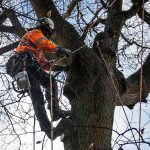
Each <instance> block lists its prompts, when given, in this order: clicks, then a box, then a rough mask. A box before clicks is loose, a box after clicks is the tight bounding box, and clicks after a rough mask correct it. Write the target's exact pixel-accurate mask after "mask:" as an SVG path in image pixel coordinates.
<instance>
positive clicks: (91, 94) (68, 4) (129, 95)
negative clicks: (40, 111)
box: [0, 0, 150, 150]
mask: <svg viewBox="0 0 150 150" xmlns="http://www.w3.org/2000/svg"><path fill="white" fill-rule="evenodd" d="M0 6H1V15H0V32H1V48H0V54H1V56H2V65H3V62H5V61H6V60H7V59H8V57H7V56H8V55H10V54H12V53H13V51H11V50H13V49H14V48H15V47H16V46H17V44H18V41H19V38H21V37H22V35H23V34H24V33H25V29H28V28H31V27H33V24H35V22H36V21H37V18H41V17H45V16H47V12H48V11H49V10H51V18H52V20H53V21H54V23H55V28H56V34H55V36H54V37H53V38H54V39H55V40H57V41H56V42H57V43H58V44H60V45H62V46H63V47H66V48H68V49H71V50H72V51H75V50H77V49H79V50H78V51H76V52H75V53H74V55H73V56H72V58H71V59H69V61H68V63H69V65H70V70H69V72H68V73H67V80H66V84H65V87H64V95H65V96H66V97H67V98H68V100H69V102H70V104H71V108H72V115H71V117H70V118H67V119H62V120H61V121H60V122H59V124H58V125H57V126H56V128H55V129H54V136H55V138H56V137H57V136H59V135H62V134H63V135H64V138H63V139H62V140H63V142H64V148H65V150H85V149H89V150H90V149H91V150H92V149H93V150H94V149H95V150H102V149H106V150H107V149H111V136H112V131H113V130H112V126H113V120H114V110H115V106H128V107H129V108H132V107H133V106H134V105H135V104H136V103H137V102H139V101H140V102H142V101H143V102H146V100H145V99H146V97H147V96H148V94H149V90H150V81H149V74H150V69H149V63H150V62H149V61H150V56H149V55H148V50H149V49H150V47H149V39H150V38H149V36H148V32H149V31H148V29H149V25H150V14H149V13H148V11H149V9H150V8H149V7H150V2H149V1H148V0H143V1H141V0H136V1H135V0H132V1H128V0H124V1H123V0H107V1H103V0H99V1H98V0H95V1H94V2H93V1H85V0H72V1H70V0H63V1H52V0H44V1H42V0H24V1H22V0H20V1H17V2H16V1H7V0H3V1H1V5H0ZM83 45H86V46H84V47H82V46H83ZM81 47H82V48H81ZM9 51H10V52H9ZM7 52H9V53H7ZM4 54H5V55H4ZM131 54H132V55H131ZM147 55H148V56H147ZM145 56H147V58H146V61H145V62H144V58H145ZM47 57H49V56H47ZM143 62H144V63H143ZM124 63H128V66H130V67H133V66H134V67H135V66H136V67H139V64H141V69H139V70H138V71H137V72H135V73H133V74H132V75H131V76H129V77H127V78H126V79H125V78H124V75H123V74H122V73H121V72H120V71H119V70H121V69H125V68H124V67H125V64H124ZM2 67H3V66H2ZM1 70H2V72H1V76H2V78H1V82H2V83H3V84H2V89H1V92H2V95H1V99H2V101H1V102H0V104H1V112H2V115H1V116H2V118H3V119H4V118H5V119H6V118H7V119H6V120H8V122H9V123H10V124H9V125H8V126H5V128H3V131H4V130H7V131H9V132H10V133H11V132H13V133H15V134H16V137H17V139H18V141H19V142H20V146H21V145H22V143H21V139H20V136H19V134H18V133H17V130H16V128H15V124H16V123H19V125H20V126H22V125H21V124H20V122H21V121H24V124H26V125H29V122H28V119H29V118H30V117H33V116H30V111H31V103H30V102H29V103H27V101H26V100H25V99H24V98H20V99H18V98H17V101H16V97H15V96H14V94H13V93H12V87H11V86H9V85H10V84H9V80H8V77H7V76H6V75H5V72H4V69H3V68H1ZM141 83H142V84H141ZM6 89H7V90H6ZM24 104H25V105H28V110H25V107H24ZM123 110H124V107H123ZM14 111H15V112H16V113H15V114H13V115H12V112H14ZM127 122H128V123H129V121H127ZM128 126H129V129H128V130H130V131H131V133H132V134H133V135H132V136H133V137H134V133H133V130H135V129H132V127H131V126H130V124H128ZM139 127H140V126H139ZM23 130H24V129H23ZM128 130H127V131H128ZM139 130H140V129H139ZM1 132H2V131H1ZM137 133H138V134H140V132H139V131H137ZM46 134H47V135H48V134H49V133H46ZM134 140H135V139H134ZM140 140H141V142H145V141H144V140H143V139H142V137H140ZM136 142H137V141H133V143H136ZM145 143H146V142H145ZM119 146H120V148H121V147H122V145H119ZM136 147H137V149H140V145H138V144H136Z"/></svg>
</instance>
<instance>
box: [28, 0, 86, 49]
mask: <svg viewBox="0 0 150 150" xmlns="http://www.w3.org/2000/svg"><path fill="white" fill-rule="evenodd" d="M30 1H31V3H32V5H33V7H34V10H35V11H36V14H37V16H38V18H41V17H45V16H47V12H48V11H49V10H51V11H52V16H51V18H52V20H53V21H54V23H55V29H56V39H57V40H58V42H59V44H61V45H62V46H64V47H66V48H69V49H77V48H78V47H80V46H81V45H83V44H84V43H83V41H82V39H81V38H80V35H79V34H78V32H77V31H76V30H75V28H74V27H73V26H72V25H71V24H70V23H68V22H67V21H65V20H64V18H63V17H62V16H61V15H60V14H59V12H58V10H57V9H56V7H55V5H54V3H53V1H52V0H44V1H43V0H30ZM77 43H78V44H77Z"/></svg>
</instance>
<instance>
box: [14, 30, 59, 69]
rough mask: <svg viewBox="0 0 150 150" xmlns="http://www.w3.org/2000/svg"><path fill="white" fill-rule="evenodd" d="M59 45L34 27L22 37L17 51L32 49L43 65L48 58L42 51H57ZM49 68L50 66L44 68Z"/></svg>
mask: <svg viewBox="0 0 150 150" xmlns="http://www.w3.org/2000/svg"><path fill="white" fill-rule="evenodd" d="M56 48H57V46H56V45H55V44H54V43H53V42H52V41H50V40H48V39H47V38H46V37H45V36H44V35H43V33H42V32H41V31H40V30H38V29H33V30H32V31H30V32H27V33H26V34H25V35H24V36H23V37H22V39H21V41H20V43H19V45H18V47H17V48H16V52H17V53H20V52H24V51H28V50H31V51H33V52H34V55H35V57H36V58H37V60H38V62H39V64H40V65H41V66H42V67H43V66H44V65H45V62H46V59H45V58H44V57H43V53H42V51H46V52H50V53H52V52H55V51H56ZM44 69H45V70H47V69H48V68H44Z"/></svg>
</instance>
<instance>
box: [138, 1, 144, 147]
mask: <svg viewBox="0 0 150 150" xmlns="http://www.w3.org/2000/svg"><path fill="white" fill-rule="evenodd" d="M141 22H142V30H141V33H142V48H141V58H140V60H141V62H140V63H141V64H140V65H141V69H140V111H139V133H141V119H142V118H141V115H142V111H141V110H142V105H141V102H142V93H143V52H144V51H143V42H144V41H143V40H144V0H143V4H142V19H141ZM140 139H141V137H140V136H139V149H140V147H141V144H140Z"/></svg>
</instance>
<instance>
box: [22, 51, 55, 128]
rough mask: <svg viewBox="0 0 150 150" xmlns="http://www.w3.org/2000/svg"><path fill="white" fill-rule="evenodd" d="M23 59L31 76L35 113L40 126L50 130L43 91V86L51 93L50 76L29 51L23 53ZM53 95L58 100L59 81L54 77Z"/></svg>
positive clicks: (31, 93) (30, 92)
mask: <svg viewBox="0 0 150 150" xmlns="http://www.w3.org/2000/svg"><path fill="white" fill-rule="evenodd" d="M21 58H22V60H23V61H24V62H25V69H26V71H27V73H28V76H29V81H30V84H31V88H30V91H29V94H30V96H31V100H32V104H33V108H34V111H35V115H36V117H37V119H38V121H39V123H40V127H41V129H42V130H43V131H47V130H50V128H51V124H50V121H49V119H48V116H47V113H46V110H45V105H44V104H45V102H44V96H43V92H42V91H41V86H42V87H43V88H44V89H46V93H47V95H50V78H49V74H47V73H46V72H45V71H44V70H42V69H41V68H40V66H39V64H38V63H37V62H36V61H35V60H33V59H32V57H31V56H30V55H28V53H23V54H21ZM52 96H53V99H54V100H57V101H58V93H57V83H56V81H55V79H54V78H53V79H52Z"/></svg>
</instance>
